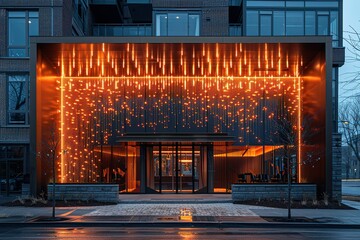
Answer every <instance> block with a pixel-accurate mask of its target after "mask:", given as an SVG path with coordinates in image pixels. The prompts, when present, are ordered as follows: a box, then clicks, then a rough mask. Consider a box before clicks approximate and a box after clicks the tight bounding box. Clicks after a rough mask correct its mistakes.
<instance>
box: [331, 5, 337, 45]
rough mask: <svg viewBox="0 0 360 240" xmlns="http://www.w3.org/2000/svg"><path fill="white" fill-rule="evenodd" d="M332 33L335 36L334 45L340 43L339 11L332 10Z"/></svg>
mask: <svg viewBox="0 0 360 240" xmlns="http://www.w3.org/2000/svg"><path fill="white" fill-rule="evenodd" d="M330 34H331V35H332V38H333V46H338V45H339V42H338V40H339V29H338V12H337V11H332V12H330Z"/></svg>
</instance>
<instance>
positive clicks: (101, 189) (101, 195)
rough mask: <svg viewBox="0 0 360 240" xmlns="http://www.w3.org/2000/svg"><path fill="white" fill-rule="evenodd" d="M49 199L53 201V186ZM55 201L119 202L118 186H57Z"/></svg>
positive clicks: (49, 187) (49, 191)
mask: <svg viewBox="0 0 360 240" xmlns="http://www.w3.org/2000/svg"><path fill="white" fill-rule="evenodd" d="M47 190H48V199H49V200H50V199H52V196H53V195H52V191H53V185H52V184H49V185H48V189H47ZM55 200H68V201H69V200H74V201H91V200H94V201H98V202H113V203H117V202H118V201H119V185H118V184H55Z"/></svg>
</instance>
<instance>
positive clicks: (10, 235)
mask: <svg viewBox="0 0 360 240" xmlns="http://www.w3.org/2000/svg"><path fill="white" fill-rule="evenodd" d="M359 236H360V230H359V229H334V228H331V229H329V228H321V227H320V228H223V229H219V228H156V227H152V228H113V227H104V228H99V227H94V228H71V227H70V228H57V227H55V228H51V227H35V228H34V227H24V228H11V229H9V228H7V229H5V228H1V229H0V239H144V238H146V239H174V240H175V239H240V238H242V239H292V240H296V239H315V238H317V239H327V240H331V239H334V240H335V239H336V240H338V239H358V238H359Z"/></svg>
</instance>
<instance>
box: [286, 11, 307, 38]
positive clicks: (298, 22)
mask: <svg viewBox="0 0 360 240" xmlns="http://www.w3.org/2000/svg"><path fill="white" fill-rule="evenodd" d="M286 35H287V36H296V35H300V36H302V35H304V12H300V11H289V12H286Z"/></svg>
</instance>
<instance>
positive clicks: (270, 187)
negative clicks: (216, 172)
mask: <svg viewBox="0 0 360 240" xmlns="http://www.w3.org/2000/svg"><path fill="white" fill-rule="evenodd" d="M231 189H232V193H231V195H232V200H233V201H244V200H259V199H260V200H264V199H269V200H284V199H287V194H288V185H287V184H233V185H232V186H231ZM291 199H292V200H303V199H308V200H312V199H317V197H316V185H315V184H292V185H291Z"/></svg>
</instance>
